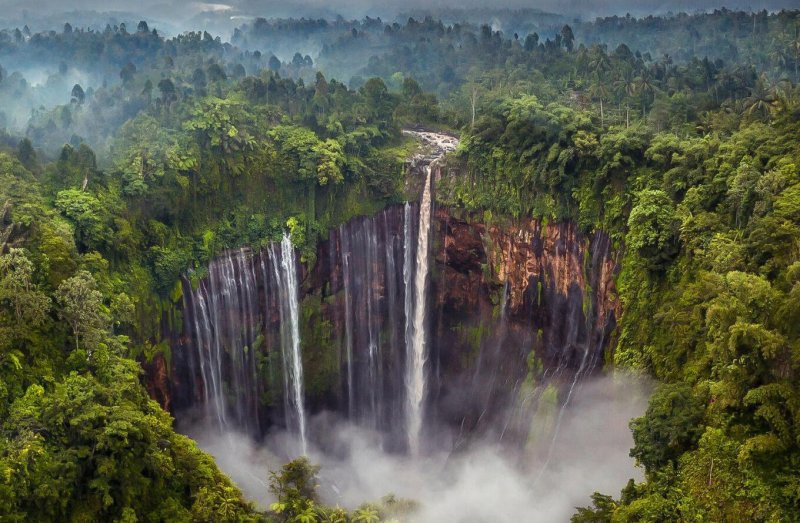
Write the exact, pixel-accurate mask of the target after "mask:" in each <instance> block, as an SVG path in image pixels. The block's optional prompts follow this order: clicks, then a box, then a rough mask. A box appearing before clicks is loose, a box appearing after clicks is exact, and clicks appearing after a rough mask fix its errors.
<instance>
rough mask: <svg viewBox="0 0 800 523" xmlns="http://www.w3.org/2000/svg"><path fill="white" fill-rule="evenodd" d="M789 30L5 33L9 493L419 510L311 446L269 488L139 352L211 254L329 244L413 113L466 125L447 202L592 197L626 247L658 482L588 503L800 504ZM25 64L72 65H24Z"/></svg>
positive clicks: (792, 43) (664, 512) (184, 509)
mask: <svg viewBox="0 0 800 523" xmlns="http://www.w3.org/2000/svg"><path fill="white" fill-rule="evenodd" d="M531 16H534V15H531ZM520 23H521V22H520ZM553 24H554V21H553V19H552V18H547V19H546V20H544V21H542V22H541V24H539V25H538V26H537V25H536V24H535V23H534V22H531V23H530V24H529V25H528V26H527V27H534V26H536V27H543V28H546V27H552V25H553ZM559 24H560V22H559ZM520 27H523V25H521V26H520ZM798 28H800V12H797V11H793V12H780V13H772V14H769V13H766V12H764V13H756V14H751V13H737V12H730V11H718V12H714V13H711V14H706V15H692V16H688V15H676V16H674V17H666V18H659V17H650V18H646V19H635V18H631V17H627V18H614V19H600V20H597V21H595V22H592V23H589V22H582V23H579V24H573V27H571V26H570V25H563V26H560V27H557V28H555V29H553V30H552V31H551V32H550V33H548V34H542V35H538V34H535V33H528V34H513V35H511V34H508V35H507V34H504V33H502V32H499V31H494V30H492V29H491V28H490V27H489V26H488V25H483V26H480V25H475V24H473V23H470V22H465V23H463V24H455V23H454V24H445V23H443V22H440V21H438V20H435V19H433V18H427V19H425V20H422V21H418V20H414V19H409V20H408V21H407V22H404V23H400V22H393V23H384V22H382V21H380V20H379V19H366V20H363V21H344V20H338V21H331V22H326V21H314V20H300V21H298V20H290V21H266V20H264V21H260V20H256V21H255V22H254V23H252V24H248V25H247V26H243V27H242V28H240V29H239V30H237V32H236V33H235V34H234V35H233V38H232V42H231V43H225V42H223V40H222V39H221V38H219V37H214V36H212V35H210V34H208V33H204V32H194V33H186V34H182V35H179V36H176V37H169V38H167V37H164V36H162V35H160V34H159V33H158V31H157V30H155V29H151V28H150V27H148V24H147V23H146V22H141V23H140V24H139V25H138V27H137V28H136V30H135V31H134V30H131V31H128V29H127V28H125V27H124V26H119V25H118V26H111V25H109V26H108V27H106V28H105V29H104V30H91V29H82V28H77V27H75V28H74V27H73V26H72V25H70V24H67V25H66V26H64V28H63V29H62V30H60V31H50V32H42V33H31V32H30V30H28V29H27V28H22V29H16V28H11V29H7V30H5V31H2V32H0V64H2V66H3V67H0V100H2V102H3V103H2V111H3V115H2V116H3V118H2V120H3V121H2V122H0V123H3V124H5V126H6V127H7V131H6V133H5V134H4V135H3V136H2V140H0V141H1V142H2V146H1V147H0V149H1V150H0V205H2V211H0V521H139V520H146V521H186V520H192V521H250V520H264V519H267V520H278V521H348V520H350V521H377V520H379V519H391V518H396V517H401V516H402V514H403V513H405V512H407V511H408V510H411V509H412V508H413V503H412V502H408V501H403V500H396V499H393V498H387V499H385V500H383V501H382V502H381V503H379V504H375V505H365V506H363V507H360V508H359V509H358V510H357V511H355V512H353V513H351V514H348V513H346V512H345V511H343V510H337V509H331V508H326V507H322V506H320V505H318V500H317V499H316V497H315V496H314V492H313V491H314V488H313V483H314V481H315V480H314V477H315V474H316V469H315V468H314V467H313V466H312V465H310V464H309V463H307V462H305V461H302V460H301V461H297V462H293V463H290V464H289V465H287V467H285V468H284V469H283V471H281V472H279V473H276V474H275V475H273V477H272V478H271V482H270V483H271V487H272V489H273V492H274V493H275V494H276V496H277V497H278V500H279V501H278V503H277V504H276V505H274V506H273V507H271V508H270V511H269V512H260V511H258V510H257V509H256V508H255V507H253V506H252V505H250V504H249V503H247V502H246V501H244V500H243V498H242V495H241V493H240V492H239V490H238V489H237V488H236V487H235V486H234V485H233V484H232V483H231V482H230V480H228V479H227V478H226V477H225V476H224V475H223V474H222V473H220V472H219V470H218V469H217V467H216V465H215V464H214V462H213V460H212V459H211V458H210V457H209V456H207V455H206V454H204V453H203V452H201V451H200V450H199V449H198V448H197V446H196V445H195V444H194V443H193V442H192V441H191V440H189V439H188V438H186V437H184V436H181V435H179V434H177V433H176V432H174V430H173V429H172V420H171V418H170V416H169V415H168V414H167V413H165V412H164V411H162V410H161V408H160V407H159V406H158V405H157V404H156V403H155V402H154V401H153V400H151V399H149V398H148V396H147V394H146V392H145V389H144V388H143V386H142V385H141V384H140V374H141V370H140V363H141V362H146V361H148V360H150V359H152V358H153V357H154V356H155V355H156V354H162V355H163V356H164V357H165V358H166V359H167V360H169V358H170V354H169V347H168V345H167V344H166V343H165V342H164V341H162V339H161V334H162V332H161V331H162V326H163V323H164V322H169V321H177V318H174V317H173V316H174V314H173V307H172V304H173V303H177V302H178V301H180V299H181V295H180V292H181V286H180V278H181V277H182V276H183V277H188V278H190V279H194V280H196V279H197V278H199V277H201V276H202V275H203V273H204V270H205V269H204V267H205V266H206V264H207V262H208V260H209V259H211V257H213V256H214V255H215V254H218V253H219V252H221V251H222V250H224V249H226V248H231V247H238V246H242V245H252V246H263V245H265V244H266V243H268V242H270V241H273V240H275V239H277V238H278V237H280V235H281V234H282V233H283V232H284V231H285V230H287V229H288V230H290V231H291V233H292V238H293V241H294V243H295V245H296V247H297V248H298V249H299V250H300V252H301V255H302V257H303V260H304V261H306V262H308V263H311V262H313V258H314V256H315V252H316V251H315V246H316V242H317V240H318V238H319V237H320V236H321V235H324V234H326V232H327V230H328V229H329V228H331V227H334V226H337V225H338V224H340V223H342V222H344V221H345V220H347V219H349V218H351V217H353V216H356V215H359V214H370V213H374V212H375V211H377V210H379V209H381V208H382V207H384V206H385V205H387V204H389V203H394V202H399V201H403V200H405V199H408V198H409V197H414V196H413V195H406V194H405V184H404V182H405V181H404V169H403V161H404V159H405V158H407V157H408V155H409V154H410V152H411V151H412V150H413V147H414V145H413V144H412V143H409V142H408V141H406V140H404V139H403V137H402V135H401V133H400V130H401V128H402V127H403V126H412V125H426V126H432V127H435V128H441V129H450V130H453V131H455V132H459V133H460V135H461V138H462V143H461V147H460V148H459V150H458V151H457V153H456V154H455V155H453V157H452V158H451V159H450V160H449V162H450V165H451V167H452V169H450V172H451V173H454V174H452V176H449V177H445V178H443V179H442V180H441V182H440V183H439V185H438V187H437V191H436V192H437V199H438V201H439V203H440V204H443V205H449V206H452V207H458V208H463V209H465V211H466V212H470V213H475V214H480V215H482V216H483V217H484V218H485V219H486V220H488V221H498V222H504V221H508V220H516V219H521V218H524V217H531V216H533V217H537V218H540V219H543V220H573V221H575V222H576V223H577V224H579V226H580V228H581V229H583V230H584V231H592V230H596V229H602V230H605V231H607V232H608V233H609V234H610V235H611V237H612V238H613V240H614V242H615V247H616V249H617V250H618V252H620V253H622V256H623V258H622V263H621V266H622V271H621V273H620V274H619V275H618V281H617V287H618V290H619V294H620V298H621V300H622V303H623V305H624V313H623V317H622V321H621V324H620V326H619V328H618V332H617V334H616V346H615V349H614V351H613V357H611V358H610V361H608V365H609V367H612V366H616V367H623V368H632V369H636V370H639V371H641V372H644V373H647V374H648V375H651V376H653V377H654V378H656V379H657V380H658V382H659V383H660V385H659V386H658V388H657V390H656V392H655V394H654V396H653V398H652V400H651V402H650V406H649V408H648V410H647V412H646V414H645V415H644V416H643V417H641V418H638V419H636V420H634V421H633V422H632V424H631V428H632V431H633V435H634V441H635V446H634V448H633V449H632V451H631V453H632V456H633V457H635V458H636V460H637V461H638V462H639V463H640V464H641V465H642V466H643V467H644V470H645V480H644V481H643V482H641V483H635V482H631V483H630V484H629V485H628V487H626V488H625V489H624V490H623V492H622V493H621V495H620V496H619V497H616V494H615V493H605V494H599V493H598V494H595V495H594V496H593V501H594V504H593V506H590V507H586V508H583V509H579V511H578V513H577V514H576V515H575V517H574V521H612V520H613V521H665V522H666V521H682V520H702V521H745V520H746V521H795V520H798V518H799V516H798V514H800V478H798V475H797V472H796V471H797V470H798V468H800V385H799V384H800V380H799V379H798V378H799V377H800V376H798V372H800V140H799V139H798V137H799V136H800V89H798V87H797V80H798V78H797V67H798V58H800V43H799V42H798V30H799V29H798ZM131 29H133V28H131ZM684 32H685V33H684ZM276 33H277V34H283V35H284V36H285V38H283V39H282V40H281V39H278V40H279V43H280V45H281V46H283V48H285V49H290V48H292V47H293V46H294V47H295V48H296V49H306V48H307V47H300V46H297V45H296V44H297V42H298V41H308V40H309V38H310V37H309V34H311V35H315V36H314V40H313V41H314V42H317V43H320V44H321V45H320V51H319V56H318V57H315V58H312V57H311V56H309V55H308V54H303V53H300V52H295V54H294V55H293V58H292V59H291V60H290V61H281V60H280V59H279V58H277V56H276V55H275V54H272V53H273V51H274V52H277V53H278V54H281V51H283V48H279V47H275V48H274V49H272V48H270V47H269V46H270V45H273V44H272V43H271V42H272V39H273V37H274V35H275V34H276ZM665 34H668V35H669V36H670V37H669V38H664V35H665ZM687 34H688V35H689V36H688V37H687V36H686V35H687ZM286 35H289V36H286ZM293 35H294V36H295V37H294V38H292V37H291V36H293ZM276 45H277V44H276ZM244 49H249V50H244ZM26 63H37V64H42V68H48V67H50V68H51V69H52V70H53V71H57V72H54V73H52V74H51V75H50V76H48V78H47V79H46V80H45V81H44V82H41V83H32V82H31V81H30V80H29V79H26V75H27V77H30V76H31V75H32V74H34V72H33V71H32V70H26V69H25V67H24V64H26ZM326 64H329V65H327V66H326ZM365 64H366V65H365ZM326 67H330V69H326ZM331 72H334V74H335V76H336V77H338V78H342V80H341V81H340V80H335V79H333V78H334V75H332V74H331ZM82 84H83V85H82ZM54 93H60V94H58V95H54ZM54 97H56V99H57V100H60V101H58V102H56V103H53V102H52V100H53V99H54ZM265 479H266V478H265ZM608 494H614V495H608Z"/></svg>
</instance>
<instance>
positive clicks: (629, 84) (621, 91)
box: [614, 68, 636, 127]
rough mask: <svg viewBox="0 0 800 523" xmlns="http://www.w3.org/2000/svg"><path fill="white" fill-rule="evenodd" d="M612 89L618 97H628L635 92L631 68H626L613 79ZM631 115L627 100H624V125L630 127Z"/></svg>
mask: <svg viewBox="0 0 800 523" xmlns="http://www.w3.org/2000/svg"><path fill="white" fill-rule="evenodd" d="M614 90H615V91H616V92H617V96H619V97H620V98H623V97H628V98H630V97H631V96H633V95H634V94H636V77H635V76H634V73H633V69H631V68H626V69H625V70H623V71H622V73H621V74H620V75H619V76H618V77H617V79H616V80H615V81H614ZM630 125H631V116H630V107H629V106H628V101H627V100H626V101H625V127H630Z"/></svg>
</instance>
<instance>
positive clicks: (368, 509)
mask: <svg viewBox="0 0 800 523" xmlns="http://www.w3.org/2000/svg"><path fill="white" fill-rule="evenodd" d="M380 520H381V518H380V514H379V513H378V509H377V508H375V507H374V506H372V505H364V506H362V507H361V508H360V509H358V510H356V511H355V513H353V523H378V522H379V521H380Z"/></svg>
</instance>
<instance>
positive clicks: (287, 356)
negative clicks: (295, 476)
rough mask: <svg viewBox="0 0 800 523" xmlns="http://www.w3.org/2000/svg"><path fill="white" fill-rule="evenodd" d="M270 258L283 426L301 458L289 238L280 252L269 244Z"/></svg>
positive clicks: (302, 423)
mask: <svg viewBox="0 0 800 523" xmlns="http://www.w3.org/2000/svg"><path fill="white" fill-rule="evenodd" d="M270 258H271V259H272V266H273V269H274V272H275V280H276V281H277V283H278V292H279V294H280V300H279V313H280V317H281V354H282V356H283V366H284V372H283V375H284V402H285V404H286V406H287V408H286V416H287V420H286V425H287V427H290V429H292V430H294V431H295V432H296V433H297V435H298V436H299V437H300V448H301V452H302V454H306V453H307V450H308V448H307V447H308V446H307V443H306V415H305V409H304V406H303V359H302V355H301V353H300V317H299V316H300V314H299V309H300V306H299V302H298V299H299V289H298V286H297V267H296V264H295V257H294V248H293V247H292V239H291V237H290V236H289V234H284V235H283V240H281V244H280V251H278V250H277V249H276V248H275V245H274V244H270Z"/></svg>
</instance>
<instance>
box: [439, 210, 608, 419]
mask: <svg viewBox="0 0 800 523" xmlns="http://www.w3.org/2000/svg"><path fill="white" fill-rule="evenodd" d="M436 218H437V228H438V230H437V233H436V238H437V246H436V252H435V253H434V256H435V261H436V270H435V276H434V282H433V283H434V286H435V300H436V305H435V307H434V309H435V312H434V314H435V318H434V319H433V321H434V323H435V329H434V332H435V333H436V334H435V340H434V341H433V344H434V350H435V352H436V355H437V363H438V369H437V373H436V374H437V376H438V377H439V379H438V395H439V397H440V403H439V407H440V409H441V411H440V416H441V417H443V418H448V419H449V420H450V423H461V422H464V423H470V422H472V423H473V429H481V427H480V426H481V425H484V426H485V427H484V428H483V429H481V430H486V427H488V426H489V425H492V424H496V422H497V421H498V420H496V419H494V420H493V419H492V417H491V416H487V414H486V413H487V412H505V411H506V410H507V409H506V408H505V407H507V406H508V405H509V404H510V403H511V402H513V401H514V398H513V397H512V396H514V394H515V391H517V390H518V389H519V388H520V386H521V383H522V382H523V381H524V380H525V379H526V377H528V376H529V374H530V375H531V376H534V377H536V375H537V374H538V375H539V376H540V377H546V376H555V377H557V378H561V379H563V380H569V379H570V378H569V376H574V373H575V372H581V373H582V374H584V375H585V374H589V373H592V372H595V371H596V370H598V369H599V367H600V366H601V365H602V361H603V357H604V355H605V353H606V351H610V350H612V349H613V343H612V341H611V338H612V337H613V332H614V330H615V328H616V322H617V319H618V317H619V314H620V311H621V309H620V304H619V301H618V299H617V297H616V293H615V288H614V275H615V272H616V270H617V264H616V258H615V256H614V254H613V253H612V251H611V242H610V240H609V238H608V237H607V236H606V235H605V234H604V233H601V232H598V233H595V234H594V235H592V236H590V237H586V236H583V235H581V234H580V233H579V232H578V231H577V230H576V227H575V226H574V225H573V224H571V223H550V224H547V225H545V226H542V224H541V223H540V222H538V221H536V220H530V219H528V220H522V221H520V222H519V223H516V224H512V225H504V226H498V225H486V224H484V223H482V222H481V221H478V220H473V219H470V218H457V217H454V216H453V215H452V214H451V213H450V211H449V210H448V209H443V208H440V209H438V210H437V212H436ZM476 352H477V355H476ZM531 353H533V354H534V355H535V356H534V357H533V358H532V357H531ZM465 376H467V377H468V379H465ZM476 396H481V397H482V398H483V399H482V401H480V402H477V404H476V403H475V402H473V403H472V405H468V406H467V407H465V404H469V403H470V402H465V401H463V398H465V397H472V398H474V397H476ZM479 420H480V421H479Z"/></svg>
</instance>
